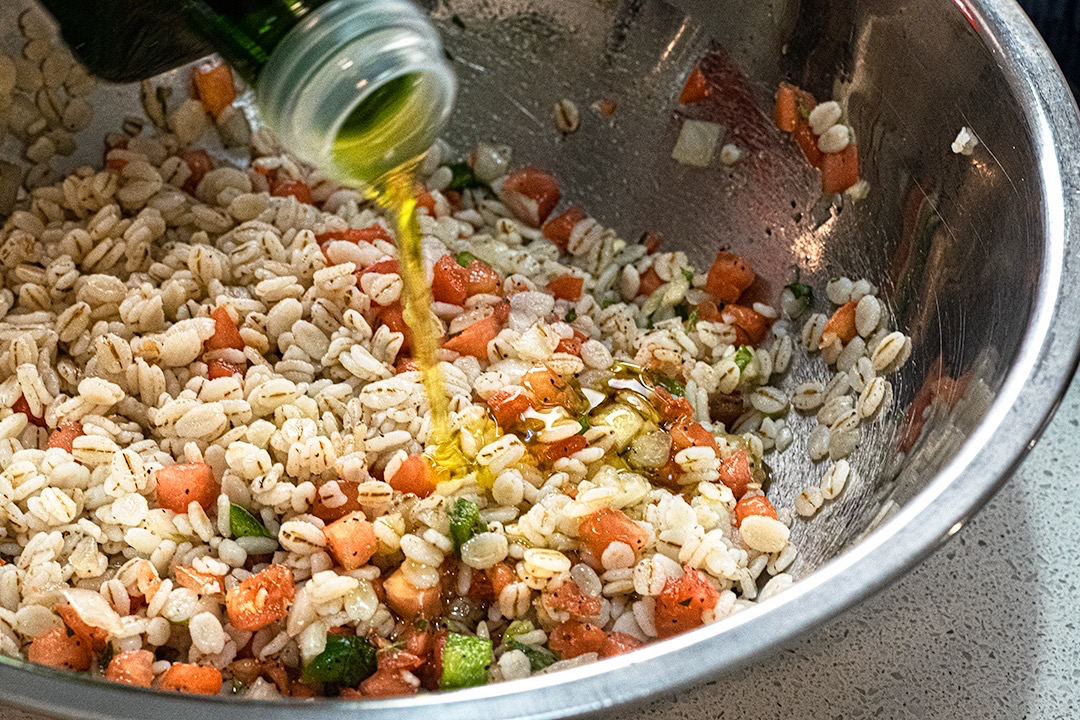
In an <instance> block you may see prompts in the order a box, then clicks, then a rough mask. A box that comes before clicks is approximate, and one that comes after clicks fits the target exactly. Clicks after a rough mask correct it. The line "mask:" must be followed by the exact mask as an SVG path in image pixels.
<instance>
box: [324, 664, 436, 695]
mask: <svg viewBox="0 0 1080 720" xmlns="http://www.w3.org/2000/svg"><path fill="white" fill-rule="evenodd" d="M418 689H419V688H417V687H416V686H415V685H413V684H412V683H410V682H409V681H408V680H406V679H405V676H404V675H402V671H401V670H376V671H375V674H374V675H372V676H371V677H369V678H368V679H367V680H364V681H363V682H362V683H360V694H361V697H365V698H389V697H400V696H401V695H415V694H416V691H417V690H418ZM344 696H345V695H344V692H343V693H342V697H344Z"/></svg>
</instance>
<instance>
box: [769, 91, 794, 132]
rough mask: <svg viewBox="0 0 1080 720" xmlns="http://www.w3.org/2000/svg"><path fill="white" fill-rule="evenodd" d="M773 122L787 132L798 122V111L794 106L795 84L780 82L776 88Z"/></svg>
mask: <svg viewBox="0 0 1080 720" xmlns="http://www.w3.org/2000/svg"><path fill="white" fill-rule="evenodd" d="M773 122H775V123H776V127H777V128H779V129H780V130H782V131H784V132H786V133H789V132H791V131H793V130H794V129H795V125H796V124H797V123H798V122H799V113H798V110H797V109H796V108H795V86H794V85H791V84H790V83H786V82H782V83H780V87H779V88H777V90H776V108H775V110H774V111H773Z"/></svg>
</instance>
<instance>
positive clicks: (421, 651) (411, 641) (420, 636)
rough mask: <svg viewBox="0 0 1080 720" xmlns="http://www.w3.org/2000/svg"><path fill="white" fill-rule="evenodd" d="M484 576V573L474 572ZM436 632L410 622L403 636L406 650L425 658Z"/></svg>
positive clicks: (430, 649)
mask: <svg viewBox="0 0 1080 720" xmlns="http://www.w3.org/2000/svg"><path fill="white" fill-rule="evenodd" d="M474 574H475V575H480V576H481V577H483V573H474ZM433 636H434V633H432V631H431V630H421V629H420V628H418V627H417V626H416V624H415V623H413V624H410V625H409V627H408V628H406V630H405V635H404V636H403V637H402V638H401V642H402V645H403V647H404V649H405V652H407V653H409V654H411V655H414V656H416V657H419V658H425V657H427V656H428V655H430V654H431V651H432V647H433V645H434V637H433Z"/></svg>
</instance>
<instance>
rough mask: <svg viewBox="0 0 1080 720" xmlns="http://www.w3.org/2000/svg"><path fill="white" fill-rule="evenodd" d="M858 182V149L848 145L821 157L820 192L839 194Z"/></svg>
mask: <svg viewBox="0 0 1080 720" xmlns="http://www.w3.org/2000/svg"><path fill="white" fill-rule="evenodd" d="M857 182H859V148H858V147H857V146H855V145H854V144H852V145H848V146H847V147H846V148H844V149H843V150H841V151H840V152H838V153H825V154H824V155H822V156H821V192H823V193H826V194H829V193H840V192H844V191H845V190H847V189H848V188H849V187H851V186H852V185H854V184H855V183H857Z"/></svg>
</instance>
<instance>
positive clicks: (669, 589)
mask: <svg viewBox="0 0 1080 720" xmlns="http://www.w3.org/2000/svg"><path fill="white" fill-rule="evenodd" d="M719 599H720V593H718V592H717V591H716V588H714V587H713V586H712V584H710V583H709V581H708V580H707V579H706V578H705V576H704V575H703V574H702V573H701V571H700V570H695V569H694V568H691V567H688V568H686V572H685V574H684V575H683V576H682V577H679V578H668V581H667V583H666V584H665V585H664V589H663V590H662V591H661V593H660V596H659V597H657V598H656V610H655V613H654V615H653V617H654V620H655V622H656V634H657V636H658V637H661V638H666V637H671V636H672V635H676V634H678V633H681V632H685V631H687V630H692V629H694V628H696V627H700V626H701V625H703V624H704V621H703V620H702V617H701V616H702V614H703V613H704V612H705V611H706V610H711V609H713V608H714V607H716V603H717V601H718V600H719Z"/></svg>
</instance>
